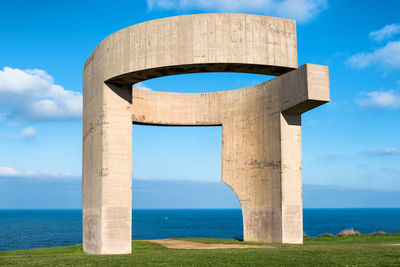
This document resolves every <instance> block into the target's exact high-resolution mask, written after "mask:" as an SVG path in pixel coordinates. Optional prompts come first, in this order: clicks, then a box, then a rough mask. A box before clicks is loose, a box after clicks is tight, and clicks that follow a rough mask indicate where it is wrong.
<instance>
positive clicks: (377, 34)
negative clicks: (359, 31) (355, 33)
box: [369, 23, 400, 42]
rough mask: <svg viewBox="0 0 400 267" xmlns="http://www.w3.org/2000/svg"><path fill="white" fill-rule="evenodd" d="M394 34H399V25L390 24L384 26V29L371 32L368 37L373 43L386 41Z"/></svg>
mask: <svg viewBox="0 0 400 267" xmlns="http://www.w3.org/2000/svg"><path fill="white" fill-rule="evenodd" d="M396 34H400V24H395V23H393V24H390V25H386V26H385V27H383V28H382V29H380V30H377V31H374V32H371V33H370V34H369V37H370V38H372V39H374V40H375V41H378V42H380V41H383V40H386V39H389V38H391V37H393V36H395V35H396Z"/></svg>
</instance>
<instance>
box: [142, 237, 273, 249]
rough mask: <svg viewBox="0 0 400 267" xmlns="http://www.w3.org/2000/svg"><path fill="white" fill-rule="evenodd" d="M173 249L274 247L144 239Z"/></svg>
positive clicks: (269, 246)
mask: <svg viewBox="0 0 400 267" xmlns="http://www.w3.org/2000/svg"><path fill="white" fill-rule="evenodd" d="M143 241H148V242H152V243H156V244H159V245H162V246H164V247H167V248H172V249H224V248H274V247H275V246H271V245H242V244H206V243H198V242H191V241H186V240H180V239H153V240H143Z"/></svg>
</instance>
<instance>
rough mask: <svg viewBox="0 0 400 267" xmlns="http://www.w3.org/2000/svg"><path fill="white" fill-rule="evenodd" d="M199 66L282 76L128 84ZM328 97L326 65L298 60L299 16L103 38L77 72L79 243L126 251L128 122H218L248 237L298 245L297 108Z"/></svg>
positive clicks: (221, 19) (181, 22) (204, 21)
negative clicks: (217, 88)
mask: <svg viewBox="0 0 400 267" xmlns="http://www.w3.org/2000/svg"><path fill="white" fill-rule="evenodd" d="M197 72H244V73H257V74H266V75H273V76H277V77H276V78H274V79H272V80H269V81H267V82H264V83H261V84H258V85H255V86H252V87H248V88H242V89H237V90H231V91H222V92H215V93H198V94H191V93H187V94H186V93H164V92H155V91H145V90H139V89H132V84H135V83H137V82H140V81H144V80H147V79H151V78H156V77H162V76H166V75H174V74H184V73H197ZM328 101H329V74H328V68H327V67H325V66H320V65H311V64H305V65H303V66H301V67H298V66H297V44H296V22H295V21H294V20H288V19H282V18H274V17H267V16H259V15H246V14H218V13H216V14H200V15H187V16H178V17H170V18H163V19H158V20H153V21H148V22H144V23H141V24H137V25H134V26H131V27H128V28H126V29H123V30H120V31H118V32H116V33H114V34H112V35H110V36H108V37H107V38H106V39H105V40H103V41H102V42H101V43H100V44H99V45H98V46H97V48H96V49H95V50H94V52H93V53H92V55H91V56H90V57H89V58H88V60H87V61H86V63H85V67H84V70H83V171H82V188H83V189H82V195H83V250H84V251H85V252H86V253H90V254H123V253H131V229H132V227H131V224H132V220H131V219H132V218H131V217H132V123H138V124H149V125H175V126H190V125H204V126H205V125H208V126H212V125H222V160H221V161H222V173H221V178H222V181H223V182H224V183H225V184H227V185H228V186H229V187H231V188H232V190H233V191H234V192H235V193H236V195H237V197H238V199H239V201H240V204H241V207H242V212H243V229H244V240H246V241H260V242H274V243H275V242H276V243H293V244H301V243H302V242H303V224H302V177H301V114H302V113H303V112H306V111H308V110H310V109H313V108H315V107H317V106H319V105H322V104H324V103H326V102H328Z"/></svg>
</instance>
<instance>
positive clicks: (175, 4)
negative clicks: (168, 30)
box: [147, 0, 328, 23]
mask: <svg viewBox="0 0 400 267" xmlns="http://www.w3.org/2000/svg"><path fill="white" fill-rule="evenodd" d="M147 6H148V8H149V9H150V10H152V9H156V8H157V9H181V10H182V9H183V10H190V9H200V10H204V11H217V12H240V13H246V12H255V13H259V14H265V15H270V16H281V17H285V18H291V19H296V20H297V21H298V22H300V23H303V22H306V21H309V20H311V19H312V18H314V17H315V16H317V15H318V14H319V13H320V12H321V11H322V10H324V9H326V8H327V7H328V3H327V1H326V0H282V1H278V0H218V1H215V0H147Z"/></svg>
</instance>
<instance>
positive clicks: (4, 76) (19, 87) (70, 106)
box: [0, 67, 82, 120]
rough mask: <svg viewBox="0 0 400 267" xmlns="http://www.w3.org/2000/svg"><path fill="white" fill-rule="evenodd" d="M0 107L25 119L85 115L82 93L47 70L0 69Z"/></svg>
mask: <svg viewBox="0 0 400 267" xmlns="http://www.w3.org/2000/svg"><path fill="white" fill-rule="evenodd" d="M0 108H2V109H3V110H6V111H7V112H8V114H7V115H8V116H10V117H13V118H18V119H24V120H65V119H79V118H81V116H82V94H81V93H79V92H74V91H70V90H65V89H64V88H63V87H62V86H60V85H57V84H55V83H54V79H53V77H51V76H50V75H49V74H48V73H47V72H46V71H44V70H40V69H32V70H29V69H28V70H21V69H18V68H10V67H4V68H3V70H1V69H0Z"/></svg>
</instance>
